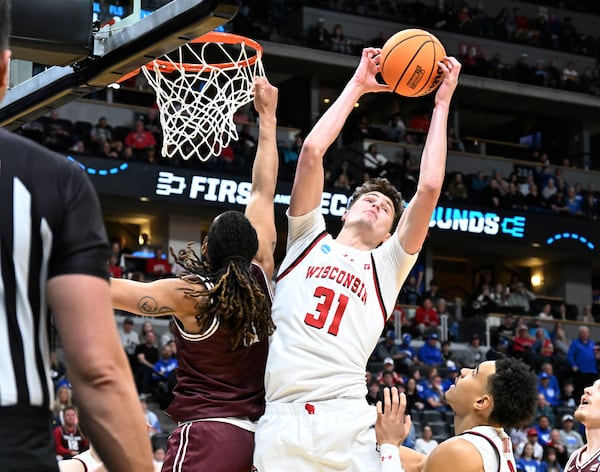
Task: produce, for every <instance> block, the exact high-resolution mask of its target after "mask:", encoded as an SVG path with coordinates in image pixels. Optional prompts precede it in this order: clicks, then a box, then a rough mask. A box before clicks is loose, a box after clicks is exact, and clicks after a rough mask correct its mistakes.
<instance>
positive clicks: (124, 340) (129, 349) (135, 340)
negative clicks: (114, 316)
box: [119, 318, 140, 372]
mask: <svg viewBox="0 0 600 472" xmlns="http://www.w3.org/2000/svg"><path fill="white" fill-rule="evenodd" d="M119 336H120V338H121V345H122V346H123V349H125V352H126V353H127V358H128V359H129V364H130V365H131V369H132V371H134V372H135V368H136V367H137V361H136V355H135V349H136V348H137V346H138V345H139V344H140V338H139V336H138V333H137V332H136V331H135V330H134V329H133V319H132V318H125V319H124V320H123V324H122V327H121V329H120V330H119Z"/></svg>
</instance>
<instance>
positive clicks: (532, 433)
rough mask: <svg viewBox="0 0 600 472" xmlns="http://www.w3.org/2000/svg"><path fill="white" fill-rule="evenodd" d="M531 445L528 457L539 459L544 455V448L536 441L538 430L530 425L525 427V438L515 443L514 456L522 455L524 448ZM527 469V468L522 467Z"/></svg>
mask: <svg viewBox="0 0 600 472" xmlns="http://www.w3.org/2000/svg"><path fill="white" fill-rule="evenodd" d="M529 447H531V448H532V450H531V451H530V452H529V453H528V455H529V456H530V459H531V458H533V459H536V460H541V459H542V456H543V455H544V448H543V447H542V445H541V444H540V443H539V442H538V430H537V428H534V427H531V428H529V429H527V439H526V440H525V441H523V442H521V443H519V444H518V445H517V448H516V450H515V456H522V455H523V452H524V451H525V449H526V448H529ZM524 470H527V469H524Z"/></svg>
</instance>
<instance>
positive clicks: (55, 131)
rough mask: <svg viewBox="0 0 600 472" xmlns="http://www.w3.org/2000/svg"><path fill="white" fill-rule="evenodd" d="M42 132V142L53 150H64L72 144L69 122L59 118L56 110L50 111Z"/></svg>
mask: <svg viewBox="0 0 600 472" xmlns="http://www.w3.org/2000/svg"><path fill="white" fill-rule="evenodd" d="M44 133H45V140H44V144H45V145H46V146H47V147H49V148H50V149H52V150H54V151H58V152H65V151H66V150H67V149H69V147H70V146H71V144H72V139H71V128H70V122H69V121H68V120H64V119H61V118H60V116H59V115H58V112H57V111H56V110H53V111H52V112H51V113H50V119H49V120H48V121H47V122H46V123H45V127H44Z"/></svg>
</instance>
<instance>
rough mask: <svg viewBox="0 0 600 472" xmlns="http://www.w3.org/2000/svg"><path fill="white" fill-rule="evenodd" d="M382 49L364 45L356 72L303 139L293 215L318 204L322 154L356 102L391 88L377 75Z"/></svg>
mask: <svg viewBox="0 0 600 472" xmlns="http://www.w3.org/2000/svg"><path fill="white" fill-rule="evenodd" d="M380 52H381V50H380V49H377V48H366V49H363V52H362V56H361V58H360V63H359V65H358V67H357V69H356V71H355V72H354V75H353V76H352V78H351V79H350V81H349V82H348V83H347V84H346V86H345V88H344V90H343V91H342V93H341V94H340V96H339V97H338V98H337V100H335V102H333V104H332V105H331V107H329V109H328V110H327V111H326V112H325V113H324V114H323V116H322V117H321V118H320V119H319V121H317V123H316V124H315V125H314V127H313V129H312V130H311V131H310V133H309V134H308V136H307V137H306V139H305V140H304V144H303V145H302V149H301V151H300V156H299V157H298V164H297V167H296V176H295V179H294V186H293V188H292V196H291V201H290V209H289V212H290V215H291V216H300V215H304V214H306V213H308V212H309V211H311V210H314V209H315V208H317V207H318V206H319V204H320V202H321V194H322V193H323V184H324V170H323V156H324V155H325V152H326V151H327V149H329V146H331V144H332V143H333V142H334V141H335V140H336V138H337V137H338V135H339V134H340V131H341V130H342V127H343V126H344V123H345V122H346V119H347V118H348V116H349V115H350V112H351V111H352V110H353V109H354V104H355V103H356V102H357V101H358V100H359V99H360V97H361V96H363V95H364V94H365V93H369V92H389V91H390V88H389V87H388V86H387V85H383V84H380V83H379V82H377V80H376V78H375V76H376V74H377V73H378V72H379V69H380V66H379V54H380Z"/></svg>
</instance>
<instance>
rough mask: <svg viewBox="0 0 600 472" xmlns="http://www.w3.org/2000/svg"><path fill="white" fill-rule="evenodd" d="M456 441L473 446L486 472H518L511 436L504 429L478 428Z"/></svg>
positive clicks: (468, 431)
mask: <svg viewBox="0 0 600 472" xmlns="http://www.w3.org/2000/svg"><path fill="white" fill-rule="evenodd" d="M456 439H464V440H465V441H469V442H470V443H471V444H473V445H474V446H475V447H476V448H477V450H478V451H479V454H481V459H482V460H483V470H484V472H516V470H517V466H516V463H515V456H514V454H513V449H512V441H511V439H510V436H509V435H508V434H506V432H504V430H502V429H498V428H493V427H491V426H476V427H475V428H472V429H468V430H467V431H465V432H464V433H463V434H461V435H460V436H456Z"/></svg>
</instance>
